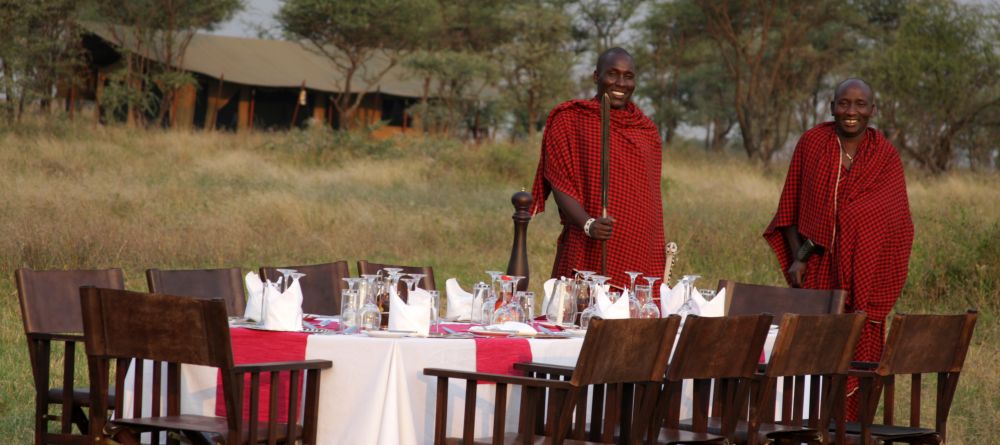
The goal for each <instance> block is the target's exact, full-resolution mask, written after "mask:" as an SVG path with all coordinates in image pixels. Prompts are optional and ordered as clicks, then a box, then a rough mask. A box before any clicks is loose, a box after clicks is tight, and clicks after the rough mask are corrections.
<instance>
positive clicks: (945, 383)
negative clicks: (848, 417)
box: [858, 310, 978, 443]
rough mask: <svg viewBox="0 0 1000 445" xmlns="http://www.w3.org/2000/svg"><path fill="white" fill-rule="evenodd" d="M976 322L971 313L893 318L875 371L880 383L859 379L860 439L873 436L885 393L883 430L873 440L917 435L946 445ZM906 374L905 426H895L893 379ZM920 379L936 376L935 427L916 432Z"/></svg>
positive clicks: (905, 315)
mask: <svg viewBox="0 0 1000 445" xmlns="http://www.w3.org/2000/svg"><path fill="white" fill-rule="evenodd" d="M977 318H978V314H977V312H976V311H974V310H969V311H967V312H966V313H964V314H957V315H911V314H896V315H895V316H894V317H893V320H892V326H891V329H890V331H889V335H888V338H887V340H886V345H885V349H884V350H883V352H882V360H881V361H880V362H879V363H878V367H877V368H875V370H874V374H875V375H876V376H878V377H879V378H874V379H865V378H862V379H861V393H862V399H861V400H860V401H859V404H858V405H859V411H860V412H859V420H860V421H861V423H862V425H861V433H862V436H863V440H865V439H864V438H867V440H870V437H868V436H869V435H871V434H872V433H873V429H872V423H873V418H874V414H875V410H876V408H877V406H878V398H879V394H880V393H882V392H884V404H883V407H882V410H883V426H881V427H880V428H877V429H876V430H874V432H875V433H876V434H877V435H880V436H882V437H885V438H891V437H892V436H893V435H894V434H898V435H901V436H911V437H917V436H918V433H920V434H922V435H923V436H925V437H930V438H931V439H930V440H931V441H937V442H939V443H940V442H944V441H945V439H946V437H947V429H946V428H947V423H948V413H949V412H950V411H951V403H952V400H953V398H954V396H955V389H956V387H957V386H958V378H959V375H960V374H961V372H962V367H963V365H964V363H965V357H966V354H967V353H968V351H969V343H970V342H971V340H972V333H973V330H974V329H975V326H976V319H977ZM907 374H908V375H910V379H911V382H910V388H911V391H910V406H909V414H910V421H909V427H895V426H896V419H895V413H896V407H895V376H897V375H907ZM924 374H933V375H936V377H937V385H936V387H935V391H934V393H935V396H934V399H935V400H934V403H933V406H934V407H935V411H934V412H935V416H934V426H933V428H924V429H920V427H921V420H920V418H921V405H922V404H924V403H926V402H924V401H923V400H922V399H923V393H922V385H921V382H922V380H923V375H924ZM869 386H870V387H869Z"/></svg>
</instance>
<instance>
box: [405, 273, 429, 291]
mask: <svg viewBox="0 0 1000 445" xmlns="http://www.w3.org/2000/svg"><path fill="white" fill-rule="evenodd" d="M409 275H410V277H411V278H413V287H412V289H410V290H411V291H412V290H413V289H416V288H418V287H420V280H423V279H424V277H426V276H427V274H425V273H411V274H409Z"/></svg>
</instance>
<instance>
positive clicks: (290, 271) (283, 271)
mask: <svg viewBox="0 0 1000 445" xmlns="http://www.w3.org/2000/svg"><path fill="white" fill-rule="evenodd" d="M278 272H279V273H280V274H281V277H279V278H278V289H280V290H281V292H284V291H285V290H286V289H288V286H291V282H290V281H289V280H288V276H289V275H291V274H293V273H295V272H298V271H297V270H295V269H278ZM282 278H283V279H282ZM282 283H284V284H282Z"/></svg>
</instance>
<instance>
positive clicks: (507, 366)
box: [475, 338, 531, 375]
mask: <svg viewBox="0 0 1000 445" xmlns="http://www.w3.org/2000/svg"><path fill="white" fill-rule="evenodd" d="M475 340H476V372H485V373H490V374H507V375H523V373H522V372H521V371H516V370H514V363H519V362H530V361H531V345H530V344H529V343H528V340H525V339H523V338H476V339H475Z"/></svg>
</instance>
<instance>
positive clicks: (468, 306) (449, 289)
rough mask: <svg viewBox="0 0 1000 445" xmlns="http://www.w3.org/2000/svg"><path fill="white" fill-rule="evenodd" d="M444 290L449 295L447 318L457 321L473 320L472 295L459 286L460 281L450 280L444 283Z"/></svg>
mask: <svg viewBox="0 0 1000 445" xmlns="http://www.w3.org/2000/svg"><path fill="white" fill-rule="evenodd" d="M444 290H445V292H446V293H447V294H448V309H447V313H446V314H445V317H447V318H448V319H449V320H455V321H470V320H472V318H471V317H472V309H473V308H472V293H470V292H466V291H465V290H464V289H462V286H459V285H458V280H456V279H454V278H449V279H448V280H447V281H445V282H444Z"/></svg>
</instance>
